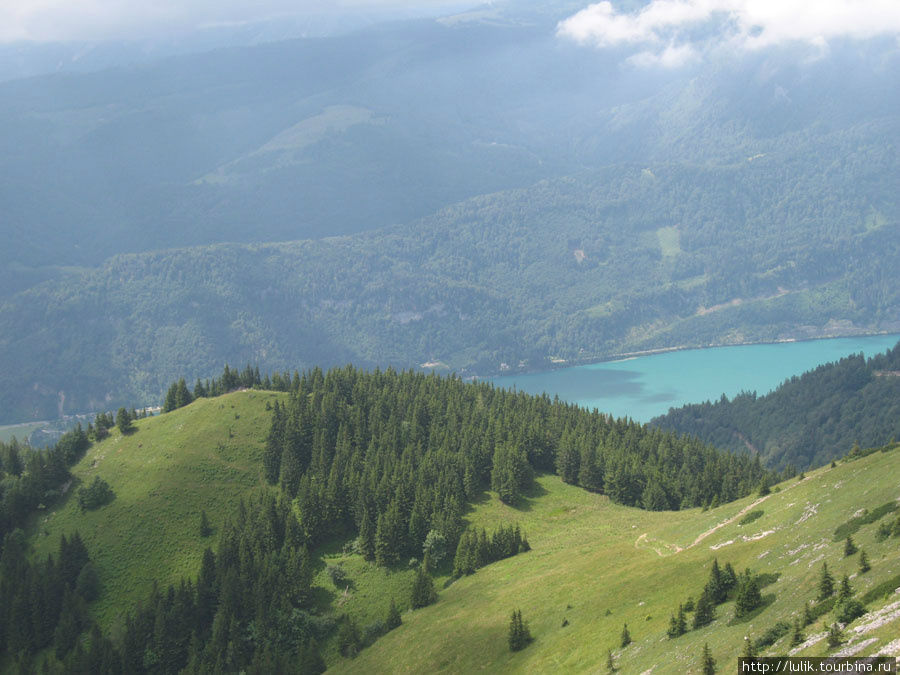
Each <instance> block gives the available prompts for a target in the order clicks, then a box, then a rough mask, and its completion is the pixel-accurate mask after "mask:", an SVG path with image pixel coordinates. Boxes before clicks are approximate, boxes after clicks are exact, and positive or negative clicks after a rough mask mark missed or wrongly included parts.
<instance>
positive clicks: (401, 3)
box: [0, 0, 477, 43]
mask: <svg viewBox="0 0 900 675" xmlns="http://www.w3.org/2000/svg"><path fill="white" fill-rule="evenodd" d="M468 4H472V5H474V4H477V2H476V1H474V0H473V2H471V3H466V2H461V1H460V0H414V1H412V2H411V1H410V0H0V43H12V42H19V41H33V42H54V41H92V40H93V41H101V40H129V39H142V38H152V37H158V36H161V35H166V34H177V33H186V32H190V31H194V30H197V29H203V28H207V27H216V26H231V25H241V24H245V23H248V22H253V21H261V20H270V19H276V20H277V19H279V18H285V19H288V18H290V19H292V20H295V19H297V18H300V19H302V18H303V17H304V16H306V17H316V16H322V15H334V14H338V15H340V14H350V13H363V12H366V13H384V14H385V15H393V16H396V15H398V14H412V15H414V14H416V13H419V12H428V11H440V10H441V9H443V8H451V7H459V6H460V5H464V6H468Z"/></svg>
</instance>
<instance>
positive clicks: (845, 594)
mask: <svg viewBox="0 0 900 675" xmlns="http://www.w3.org/2000/svg"><path fill="white" fill-rule="evenodd" d="M852 595H853V587H852V586H850V577H848V576H847V575H846V574H845V575H844V576H843V578H842V579H841V585H840V587H839V588H838V597H837V601H838V602H844V601H845V600H849V599H850V597H851V596H852Z"/></svg>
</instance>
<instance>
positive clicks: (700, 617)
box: [693, 590, 715, 628]
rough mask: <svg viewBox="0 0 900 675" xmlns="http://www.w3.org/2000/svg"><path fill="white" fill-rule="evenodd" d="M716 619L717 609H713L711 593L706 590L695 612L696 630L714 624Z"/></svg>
mask: <svg viewBox="0 0 900 675" xmlns="http://www.w3.org/2000/svg"><path fill="white" fill-rule="evenodd" d="M714 618H715V609H714V608H713V603H712V600H710V598H709V593H707V592H706V591H705V590H704V591H703V593H701V594H700V599H699V600H697V607H696V609H695V610H694V621H693V627H694V628H702V627H703V626H706V625H708V624H710V623H712V621H713V619H714Z"/></svg>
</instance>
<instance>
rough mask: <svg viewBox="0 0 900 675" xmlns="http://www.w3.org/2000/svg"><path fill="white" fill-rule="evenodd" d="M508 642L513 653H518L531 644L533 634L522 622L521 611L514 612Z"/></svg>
mask: <svg viewBox="0 0 900 675" xmlns="http://www.w3.org/2000/svg"><path fill="white" fill-rule="evenodd" d="M507 642H508V643H509V650H510V651H511V652H517V651H519V650H520V649H524V648H525V647H527V646H528V643H529V642H531V632H530V631H529V630H528V625H527V624H526V623H525V622H524V621H523V620H522V610H521V609H516V610H513V613H512V616H511V617H510V621H509V635H508V637H507Z"/></svg>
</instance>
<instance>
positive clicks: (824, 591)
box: [818, 562, 834, 602]
mask: <svg viewBox="0 0 900 675" xmlns="http://www.w3.org/2000/svg"><path fill="white" fill-rule="evenodd" d="M832 595H834V577H832V576H831V573H830V572H829V571H828V563H824V562H823V563H822V573H821V574H820V575H819V598H818V599H819V602H822V601H823V600H827V599H828V598H830V597H831V596H832Z"/></svg>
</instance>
